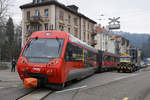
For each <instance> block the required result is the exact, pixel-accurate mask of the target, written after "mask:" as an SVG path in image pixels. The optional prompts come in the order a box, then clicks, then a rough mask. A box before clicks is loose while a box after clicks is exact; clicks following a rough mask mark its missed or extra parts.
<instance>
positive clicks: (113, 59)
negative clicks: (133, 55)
mask: <svg viewBox="0 0 150 100" xmlns="http://www.w3.org/2000/svg"><path fill="white" fill-rule="evenodd" d="M97 59H98V61H99V71H110V70H114V69H117V64H118V63H119V61H120V56H119V55H116V54H112V53H108V52H104V51H100V50H99V55H98V58H97Z"/></svg>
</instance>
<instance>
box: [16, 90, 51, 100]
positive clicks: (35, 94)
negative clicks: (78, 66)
mask: <svg viewBox="0 0 150 100" xmlns="http://www.w3.org/2000/svg"><path fill="white" fill-rule="evenodd" d="M52 93H53V91H52V90H50V89H36V90H33V91H31V92H30V93H28V94H25V95H24V96H22V97H19V98H18V99H16V100H44V99H45V98H46V97H47V96H48V95H50V94H52Z"/></svg>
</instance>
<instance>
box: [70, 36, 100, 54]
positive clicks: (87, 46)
mask: <svg viewBox="0 0 150 100" xmlns="http://www.w3.org/2000/svg"><path fill="white" fill-rule="evenodd" d="M69 36H70V37H69V38H70V40H71V41H72V42H75V43H77V44H80V45H81V46H82V47H85V48H87V49H90V50H93V51H96V52H98V50H97V49H95V48H93V47H92V46H90V45H88V44H87V43H85V42H83V41H81V40H79V39H78V38H76V37H74V36H73V35H71V34H69Z"/></svg>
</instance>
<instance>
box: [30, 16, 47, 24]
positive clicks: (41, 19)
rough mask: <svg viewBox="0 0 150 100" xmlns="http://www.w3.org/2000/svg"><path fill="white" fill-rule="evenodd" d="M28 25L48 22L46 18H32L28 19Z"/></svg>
mask: <svg viewBox="0 0 150 100" xmlns="http://www.w3.org/2000/svg"><path fill="white" fill-rule="evenodd" d="M28 21H29V22H30V23H39V22H45V21H49V20H48V17H42V16H32V17H30V19H28Z"/></svg>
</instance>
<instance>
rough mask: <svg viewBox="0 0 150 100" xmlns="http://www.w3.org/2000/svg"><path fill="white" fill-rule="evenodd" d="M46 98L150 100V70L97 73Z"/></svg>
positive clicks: (53, 99)
mask: <svg viewBox="0 0 150 100" xmlns="http://www.w3.org/2000/svg"><path fill="white" fill-rule="evenodd" d="M45 100H150V72H149V71H148V70H142V71H140V72H135V73H132V74H131V73H116V72H106V73H102V74H96V75H94V76H92V77H89V78H87V79H85V80H82V81H80V82H78V83H76V84H74V85H72V86H70V87H68V89H65V90H63V91H57V92H55V93H53V94H51V95H49V96H48V97H47V98H46V99H45Z"/></svg>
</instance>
